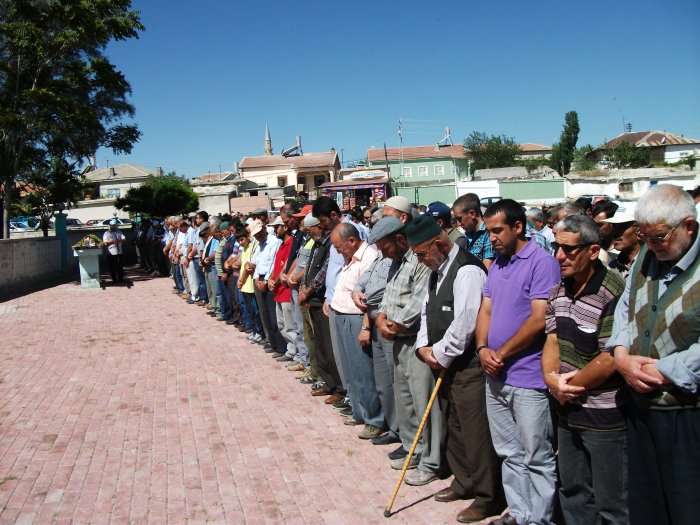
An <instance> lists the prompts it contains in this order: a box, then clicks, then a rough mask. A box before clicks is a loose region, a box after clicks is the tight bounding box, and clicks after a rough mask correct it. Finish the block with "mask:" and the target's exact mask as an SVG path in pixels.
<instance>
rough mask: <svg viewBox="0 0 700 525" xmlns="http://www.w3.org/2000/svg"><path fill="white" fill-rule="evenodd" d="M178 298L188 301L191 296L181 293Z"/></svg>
mask: <svg viewBox="0 0 700 525" xmlns="http://www.w3.org/2000/svg"><path fill="white" fill-rule="evenodd" d="M178 297H182V298H183V299H188V298H189V297H190V294H188V293H181V294H180V295H178Z"/></svg>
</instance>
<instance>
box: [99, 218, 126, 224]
mask: <svg viewBox="0 0 700 525" xmlns="http://www.w3.org/2000/svg"><path fill="white" fill-rule="evenodd" d="M111 220H112V219H105V220H103V221H102V223H101V224H103V225H104V226H109V221H111ZM117 224H131V219H117Z"/></svg>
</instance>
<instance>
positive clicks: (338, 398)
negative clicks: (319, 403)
mask: <svg viewBox="0 0 700 525" xmlns="http://www.w3.org/2000/svg"><path fill="white" fill-rule="evenodd" d="M342 399H343V397H342V396H339V395H338V394H333V395H332V396H330V397H328V398H327V399H326V400H325V401H324V403H325V404H326V405H332V404H333V403H337V402H338V401H341V400H342Z"/></svg>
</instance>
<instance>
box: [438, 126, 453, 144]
mask: <svg viewBox="0 0 700 525" xmlns="http://www.w3.org/2000/svg"><path fill="white" fill-rule="evenodd" d="M454 145H455V143H454V142H452V135H451V134H450V126H446V127H445V136H444V138H443V139H442V140H441V141H439V142H437V143H436V144H435V146H437V147H438V148H439V147H440V146H454Z"/></svg>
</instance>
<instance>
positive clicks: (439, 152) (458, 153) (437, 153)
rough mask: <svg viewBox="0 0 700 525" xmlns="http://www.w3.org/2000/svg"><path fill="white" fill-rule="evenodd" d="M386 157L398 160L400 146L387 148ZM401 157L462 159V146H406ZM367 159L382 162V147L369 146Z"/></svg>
mask: <svg viewBox="0 0 700 525" xmlns="http://www.w3.org/2000/svg"><path fill="white" fill-rule="evenodd" d="M386 153H387V157H388V159H389V160H400V158H401V148H387V149H386ZM403 158H404V160H407V159H432V158H450V159H464V158H466V155H465V153H464V147H463V146H462V145H461V144H458V145H455V146H440V147H439V148H437V149H436V148H435V145H434V144H433V145H432V146H407V147H405V148H403ZM367 160H368V161H369V162H383V161H384V148H370V149H368V150H367Z"/></svg>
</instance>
